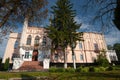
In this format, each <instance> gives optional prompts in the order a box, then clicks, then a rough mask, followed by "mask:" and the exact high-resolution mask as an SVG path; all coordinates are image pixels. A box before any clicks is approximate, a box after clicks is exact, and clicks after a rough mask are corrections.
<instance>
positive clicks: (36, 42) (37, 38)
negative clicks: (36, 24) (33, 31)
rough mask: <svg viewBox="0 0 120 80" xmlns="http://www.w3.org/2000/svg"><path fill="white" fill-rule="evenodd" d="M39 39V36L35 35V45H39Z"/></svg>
mask: <svg viewBox="0 0 120 80" xmlns="http://www.w3.org/2000/svg"><path fill="white" fill-rule="evenodd" d="M39 40H40V37H39V36H36V37H35V41H34V44H35V45H39Z"/></svg>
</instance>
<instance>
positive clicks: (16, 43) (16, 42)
mask: <svg viewBox="0 0 120 80" xmlns="http://www.w3.org/2000/svg"><path fill="white" fill-rule="evenodd" d="M18 45H19V43H18V41H15V45H14V49H16V48H18Z"/></svg>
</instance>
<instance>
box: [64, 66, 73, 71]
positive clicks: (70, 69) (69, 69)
mask: <svg viewBox="0 0 120 80" xmlns="http://www.w3.org/2000/svg"><path fill="white" fill-rule="evenodd" d="M65 71H66V72H75V69H74V68H71V67H69V68H67V69H65Z"/></svg>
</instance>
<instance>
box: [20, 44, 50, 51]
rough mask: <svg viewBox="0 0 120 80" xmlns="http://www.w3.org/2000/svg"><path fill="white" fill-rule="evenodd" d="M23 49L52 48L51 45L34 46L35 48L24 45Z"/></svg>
mask: <svg viewBox="0 0 120 80" xmlns="http://www.w3.org/2000/svg"><path fill="white" fill-rule="evenodd" d="M21 48H23V49H24V50H49V49H50V48H51V45H46V46H43V45H34V46H31V45H29V46H28V45H23V46H21Z"/></svg>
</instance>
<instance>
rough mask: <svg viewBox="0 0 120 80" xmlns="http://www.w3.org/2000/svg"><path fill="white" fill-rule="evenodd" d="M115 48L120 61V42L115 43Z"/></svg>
mask: <svg viewBox="0 0 120 80" xmlns="http://www.w3.org/2000/svg"><path fill="white" fill-rule="evenodd" d="M113 48H114V50H115V51H116V54H117V57H118V60H119V61H120V43H115V44H114V45H113Z"/></svg>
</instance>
